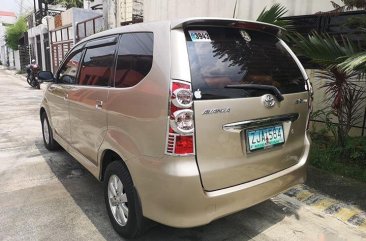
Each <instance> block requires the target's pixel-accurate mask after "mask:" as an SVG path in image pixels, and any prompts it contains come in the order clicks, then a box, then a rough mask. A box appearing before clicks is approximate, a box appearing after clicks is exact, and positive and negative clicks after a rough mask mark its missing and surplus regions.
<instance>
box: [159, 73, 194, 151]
mask: <svg viewBox="0 0 366 241" xmlns="http://www.w3.org/2000/svg"><path fill="white" fill-rule="evenodd" d="M192 104H193V94H192V90H191V85H190V83H188V82H184V81H178V80H173V81H172V85H171V88H170V97H169V121H168V124H169V127H168V131H169V133H168V138H167V145H166V153H167V154H170V155H192V154H194V119H193V110H192Z"/></svg>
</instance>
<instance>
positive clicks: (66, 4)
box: [56, 0, 84, 9]
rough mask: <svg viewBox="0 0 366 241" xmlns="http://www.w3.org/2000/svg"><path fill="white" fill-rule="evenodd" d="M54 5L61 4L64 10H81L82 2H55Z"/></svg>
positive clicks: (75, 0) (65, 0)
mask: <svg viewBox="0 0 366 241" xmlns="http://www.w3.org/2000/svg"><path fill="white" fill-rule="evenodd" d="M56 3H58V4H61V5H62V6H64V7H65V8H67V9H69V8H73V7H76V8H82V7H83V5H84V3H83V0H56Z"/></svg>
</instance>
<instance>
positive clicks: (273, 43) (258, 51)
mask: <svg viewBox="0 0 366 241" xmlns="http://www.w3.org/2000/svg"><path fill="white" fill-rule="evenodd" d="M192 35H193V36H192ZM196 37H197V39H196ZM186 39H187V47H188V54H189V61H190V67H191V77H192V87H193V91H196V90H198V89H199V90H200V91H201V94H202V99H217V98H243V97H253V96H261V95H263V94H265V93H268V91H263V90H253V89H231V88H225V87H227V86H228V85H234V84H259V85H272V86H275V87H277V88H278V89H279V90H280V92H281V93H282V94H286V93H294V92H302V91H305V90H306V86H305V85H306V81H305V80H304V77H303V75H302V73H301V71H300V69H299V67H298V66H297V64H296V62H295V60H294V59H293V58H292V57H291V55H290V54H289V53H288V52H287V50H286V49H285V48H284V46H283V45H282V43H281V42H280V40H279V39H278V38H277V37H276V36H273V35H270V34H267V33H263V32H258V31H250V30H245V31H244V30H240V29H233V28H230V29H229V28H204V29H202V28H200V29H199V30H198V29H196V30H194V29H190V30H187V31H186ZM192 39H193V41H192Z"/></svg>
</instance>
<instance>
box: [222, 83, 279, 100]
mask: <svg viewBox="0 0 366 241" xmlns="http://www.w3.org/2000/svg"><path fill="white" fill-rule="evenodd" d="M225 88H229V89H253V90H269V91H271V92H272V93H273V94H274V96H275V97H276V98H277V100H278V101H279V102H281V101H283V100H284V97H283V95H282V94H281V92H280V91H279V90H278V89H277V88H276V87H274V86H272V85H257V84H241V85H227V86H225Z"/></svg>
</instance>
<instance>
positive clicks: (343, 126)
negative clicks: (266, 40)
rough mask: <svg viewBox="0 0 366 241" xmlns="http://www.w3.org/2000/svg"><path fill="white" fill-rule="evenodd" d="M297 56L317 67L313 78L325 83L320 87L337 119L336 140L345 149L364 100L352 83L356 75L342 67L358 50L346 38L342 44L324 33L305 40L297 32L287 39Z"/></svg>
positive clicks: (360, 91) (360, 89)
mask: <svg viewBox="0 0 366 241" xmlns="http://www.w3.org/2000/svg"><path fill="white" fill-rule="evenodd" d="M289 38H290V40H291V41H292V43H294V50H295V52H296V53H297V54H299V55H302V56H305V57H307V58H309V59H310V60H311V61H312V62H314V63H316V64H318V65H319V66H320V68H319V69H318V70H317V71H316V77H318V78H320V79H322V80H324V81H325V84H323V85H322V86H321V87H320V88H323V89H324V90H325V92H326V94H327V96H328V99H327V102H328V103H329V104H330V107H331V108H332V112H333V113H334V115H335V116H336V118H337V119H338V123H339V124H338V126H337V140H338V143H339V144H340V145H341V146H345V143H346V139H347V137H348V132H349V130H350V128H351V126H352V124H354V122H355V121H356V120H355V119H357V115H356V113H357V111H358V110H359V108H360V103H362V101H363V100H364V99H363V97H362V96H363V93H364V92H363V89H362V88H361V87H360V86H358V85H357V84H355V83H354V82H352V79H353V78H355V77H356V76H357V73H356V72H355V71H354V70H352V69H346V68H341V67H340V66H339V65H340V64H342V61H343V60H344V59H345V58H347V57H350V56H353V55H354V54H356V53H357V52H358V51H359V50H358V49H357V48H356V47H354V46H353V45H352V44H351V42H350V41H349V40H348V39H347V38H343V40H342V41H338V40H336V39H335V38H334V37H331V36H329V35H328V34H325V33H321V34H320V33H316V32H314V33H312V34H309V35H308V36H307V37H304V36H302V35H300V34H298V33H295V34H292V35H290V36H289Z"/></svg>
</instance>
